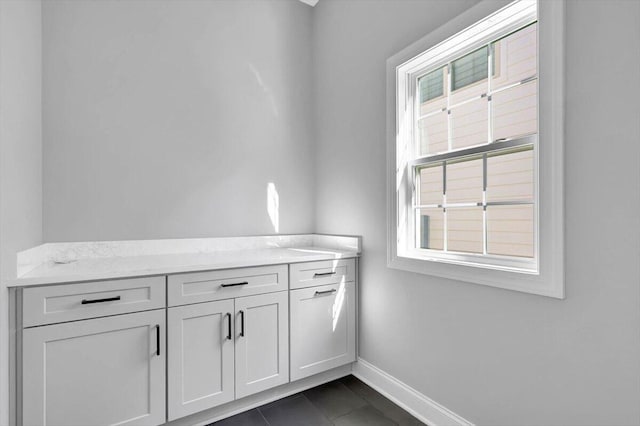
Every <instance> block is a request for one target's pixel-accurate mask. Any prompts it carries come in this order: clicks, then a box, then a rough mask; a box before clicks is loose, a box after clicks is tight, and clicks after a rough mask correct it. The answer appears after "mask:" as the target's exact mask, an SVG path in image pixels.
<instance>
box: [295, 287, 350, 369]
mask: <svg viewBox="0 0 640 426" xmlns="http://www.w3.org/2000/svg"><path fill="white" fill-rule="evenodd" d="M355 295H356V293H355V282H341V283H339V284H331V285H324V286H316V287H309V288H303V289H299V290H292V291H291V292H290V298H291V300H290V308H291V380H298V379H302V378H304V377H307V376H311V375H313V374H317V373H320V372H322V371H326V370H329V369H331V368H335V367H338V366H340V365H344V364H348V363H350V362H354V361H355V359H356V347H355V340H356V339H355V332H356V310H355V307H356V301H355V297H356V296H355Z"/></svg>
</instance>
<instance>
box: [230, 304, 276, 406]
mask: <svg viewBox="0 0 640 426" xmlns="http://www.w3.org/2000/svg"><path fill="white" fill-rule="evenodd" d="M235 305H236V398H243V397H245V396H248V395H253V394H254V393H258V392H261V391H263V390H266V389H269V388H272V387H275V386H278V385H282V384H285V383H288V382H289V298H288V292H286V291H281V292H278V293H268V294H260V295H257V296H247V297H239V298H237V299H235Z"/></svg>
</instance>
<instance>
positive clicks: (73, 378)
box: [22, 310, 166, 426]
mask: <svg viewBox="0 0 640 426" xmlns="http://www.w3.org/2000/svg"><path fill="white" fill-rule="evenodd" d="M164 336H165V311H164V310H154V311H147V312H140V313H132V314H125V315H117V316H113V317H107V318H100V319H90V320H84V321H76V322H69V323H64V324H57V325H47V326H42V327H34V328H28V329H25V330H24V331H23V368H22V383H23V394H22V395H23V396H22V422H23V424H24V425H29V426H32V425H51V426H53V425H65V426H75V425H77V426H90V425H115V424H118V425H159V424H162V423H164V422H165V359H166V355H165V354H166V352H165V339H164Z"/></svg>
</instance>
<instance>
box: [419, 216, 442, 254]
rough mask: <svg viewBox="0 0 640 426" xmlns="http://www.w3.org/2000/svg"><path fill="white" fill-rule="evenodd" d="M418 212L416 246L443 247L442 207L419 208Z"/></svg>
mask: <svg viewBox="0 0 640 426" xmlns="http://www.w3.org/2000/svg"><path fill="white" fill-rule="evenodd" d="M418 212H419V214H418V247H420V248H425V249H431V250H442V249H443V248H444V211H443V209H420V210H418Z"/></svg>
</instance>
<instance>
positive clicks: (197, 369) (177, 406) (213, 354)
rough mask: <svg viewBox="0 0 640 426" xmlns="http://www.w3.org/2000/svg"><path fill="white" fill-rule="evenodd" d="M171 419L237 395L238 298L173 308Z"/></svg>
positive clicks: (168, 369)
mask: <svg viewBox="0 0 640 426" xmlns="http://www.w3.org/2000/svg"><path fill="white" fill-rule="evenodd" d="M167 315H168V327H169V331H168V335H169V337H168V342H169V359H168V366H167V371H168V375H169V376H168V384H169V386H168V395H167V397H168V408H169V410H168V413H169V420H175V419H179V418H180V417H184V416H186V415H189V414H193V413H196V412H198V411H202V410H205V409H207V408H211V407H215V406H217V405H220V404H224V403H226V402H229V401H233V399H234V397H235V386H234V355H233V354H234V335H233V334H234V333H233V318H234V303H233V299H230V300H221V301H217V302H208V303H198V304H194V305H186V306H180V307H176V308H169V309H168V314H167Z"/></svg>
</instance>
